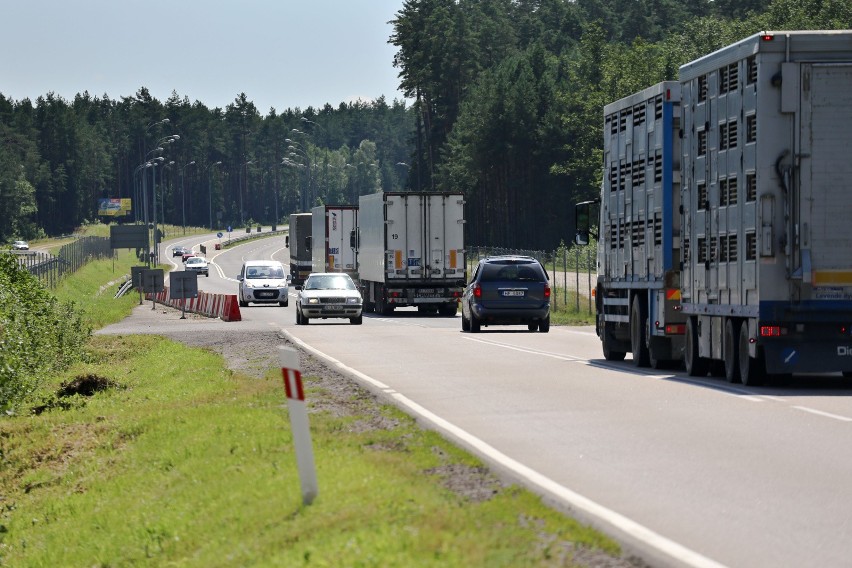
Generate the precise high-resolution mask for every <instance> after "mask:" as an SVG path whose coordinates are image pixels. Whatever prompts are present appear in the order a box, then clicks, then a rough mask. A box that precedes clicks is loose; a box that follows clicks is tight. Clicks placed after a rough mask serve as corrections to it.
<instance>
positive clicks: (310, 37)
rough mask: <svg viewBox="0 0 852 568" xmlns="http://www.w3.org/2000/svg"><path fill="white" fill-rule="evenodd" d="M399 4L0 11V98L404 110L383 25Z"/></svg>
mask: <svg viewBox="0 0 852 568" xmlns="http://www.w3.org/2000/svg"><path fill="white" fill-rule="evenodd" d="M403 1H404V0H147V1H141V2H139V1H133V0H77V1H69V0H0V14H3V18H2V21H0V54H2V55H0V93H2V94H3V95H4V96H5V97H6V98H11V99H13V100H15V101H20V100H23V99H25V98H29V99H30V100H31V101H33V103H35V100H36V99H37V98H38V97H39V96H44V95H46V94H47V93H50V92H52V93H54V94H55V95H58V96H60V97H62V98H63V99H65V100H67V101H71V100H73V99H74V97H75V96H76V95H77V94H78V93H83V92H85V91H88V93H89V94H90V95H91V96H93V97H94V96H97V97H102V96H104V95H107V96H109V98H110V99H112V100H118V99H120V98H122V97H131V96H133V95H135V94H136V92H137V91H138V90H139V89H140V88H142V87H145V88H147V89H148V90H149V92H150V93H151V95H152V96H153V97H155V98H156V99H158V100H159V101H161V102H165V101H166V100H167V99H168V98H169V97H171V95H172V92H173V91H174V92H176V93H177V94H178V96H179V97H180V98H181V99H183V98H184V97H186V98H188V99H189V101H190V102H191V103H194V102H195V101H199V102H201V103H202V104H204V105H205V106H207V107H209V108H214V107H217V108H225V106H227V105H228V104H231V103H233V102H234V100H235V99H236V98H237V97H239V95H240V93H245V94H246V97H247V98H248V100H249V101H251V102H253V103H254V105H255V106H256V107H257V110H258V112H259V113H260V114H261V115H263V116H266V115H268V114H269V110H270V108H275V110H276V111H277V112H279V113H280V112H282V111H284V110H286V109H288V108H292V109H296V108H300V109H302V110H304V109H306V108H308V107H309V106H312V107H314V108H320V107H322V106H323V105H325V104H326V103H330V104H331V105H332V106H334V107H336V106H338V105H339V104H340V103H341V102H344V103H348V102H353V101H356V100H358V99H361V100H363V101H370V100H374V99H376V98H378V97H379V96H381V95H384V96H385V98H386V99H387V101H388V103H391V102H392V101H393V100H394V99H400V100H401V99H402V98H403V97H402V93H401V92H400V91H399V90H398V86H399V78H398V77H397V74H398V73H399V70H398V69H396V68H395V67H394V66H393V56H394V54H395V53H396V51H397V49H396V47H395V46H393V45H390V44H389V43H388V38H389V37H390V36H391V34H392V33H393V27H392V26H391V25H390V24H389V23H388V22H389V21H391V20H392V19H394V18H395V17H396V14H397V12H398V11H399V10H401V9H402V5H403Z"/></svg>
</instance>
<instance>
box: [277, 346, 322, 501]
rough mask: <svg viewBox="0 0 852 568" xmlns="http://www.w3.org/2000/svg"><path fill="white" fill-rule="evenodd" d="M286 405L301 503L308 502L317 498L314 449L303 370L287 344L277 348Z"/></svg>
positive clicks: (297, 356) (297, 357) (295, 353)
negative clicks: (299, 482)
mask: <svg viewBox="0 0 852 568" xmlns="http://www.w3.org/2000/svg"><path fill="white" fill-rule="evenodd" d="M278 352H279V356H280V361H281V374H282V376H283V378H284V390H285V391H286V393H287V406H288V408H289V410H290V426H291V427H292V429H293V445H294V446H295V448H296V463H297V465H298V468H299V480H300V481H301V484H302V503H303V504H305V505H310V504H311V503H312V502H313V500H314V499H315V498H316V496H317V493H318V492H319V488H318V487H317V470H316V466H315V465H314V450H313V446H312V445H311V430H310V428H309V427H308V409H307V406H306V405H305V391H304V389H303V388H302V371H301V366H300V365H299V353H298V352H297V351H296V350H295V349H292V348H290V347H283V346H282V347H279V348H278Z"/></svg>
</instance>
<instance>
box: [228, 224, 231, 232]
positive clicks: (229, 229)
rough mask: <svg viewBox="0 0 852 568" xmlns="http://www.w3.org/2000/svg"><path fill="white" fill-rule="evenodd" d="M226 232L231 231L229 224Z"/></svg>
mask: <svg viewBox="0 0 852 568" xmlns="http://www.w3.org/2000/svg"><path fill="white" fill-rule="evenodd" d="M228 232H229V233H230V232H231V226H230V225H228Z"/></svg>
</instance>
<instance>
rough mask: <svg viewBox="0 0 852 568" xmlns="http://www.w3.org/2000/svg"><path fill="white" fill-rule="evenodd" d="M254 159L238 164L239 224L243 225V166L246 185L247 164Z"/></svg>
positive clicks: (251, 162) (244, 223)
mask: <svg viewBox="0 0 852 568" xmlns="http://www.w3.org/2000/svg"><path fill="white" fill-rule="evenodd" d="M253 163H254V160H249V161H248V162H246V163H244V164H243V165H241V166H240V171H239V172H237V174H238V175H239V179H237V185H238V186H239V188H240V226H242V227H245V225H246V222H245V216H244V215H243V167H245V169H246V185H248V166H249V164H253Z"/></svg>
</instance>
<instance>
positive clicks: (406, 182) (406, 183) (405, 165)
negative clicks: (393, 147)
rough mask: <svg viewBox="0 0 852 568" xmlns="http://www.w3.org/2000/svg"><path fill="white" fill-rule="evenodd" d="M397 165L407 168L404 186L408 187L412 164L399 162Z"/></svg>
mask: <svg viewBox="0 0 852 568" xmlns="http://www.w3.org/2000/svg"><path fill="white" fill-rule="evenodd" d="M396 165H397V166H400V167H403V168H405V173H406V176H405V179H406V181H405V184H404V186H405V187H408V168H410V167H411V166H409V165H408V164H406V163H405V162H397V163H396ZM409 190H410V187H409Z"/></svg>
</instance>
